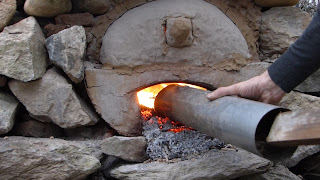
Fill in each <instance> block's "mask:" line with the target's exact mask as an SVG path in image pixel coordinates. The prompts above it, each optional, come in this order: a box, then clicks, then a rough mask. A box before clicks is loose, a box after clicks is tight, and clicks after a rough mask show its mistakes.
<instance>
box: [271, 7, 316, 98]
mask: <svg viewBox="0 0 320 180" xmlns="http://www.w3.org/2000/svg"><path fill="white" fill-rule="evenodd" d="M319 7H320V6H318V12H317V13H316V14H315V15H314V17H313V19H312V21H311V22H310V24H309V26H308V27H307V29H306V30H305V31H304V32H303V34H302V35H301V36H300V38H299V39H297V41H296V42H294V43H293V44H292V45H291V46H290V47H289V49H288V50H287V51H286V52H285V53H284V54H283V55H282V56H281V57H280V58H279V59H278V60H277V61H275V62H274V63H273V64H272V65H271V66H270V67H269V68H268V72H269V75H270V77H271V79H272V80H273V82H274V83H275V84H277V85H278V86H279V87H280V88H281V89H282V90H283V91H285V92H287V93H288V92H290V91H291V90H293V89H294V88H295V87H296V86H298V85H299V84H300V83H302V82H303V81H304V80H305V79H306V78H307V77H308V76H310V75H311V74H312V73H314V72H315V71H317V70H318V69H319V67H320V12H319Z"/></svg>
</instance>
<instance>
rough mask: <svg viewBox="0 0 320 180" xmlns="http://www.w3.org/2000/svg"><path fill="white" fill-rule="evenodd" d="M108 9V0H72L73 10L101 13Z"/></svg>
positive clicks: (94, 13)
mask: <svg viewBox="0 0 320 180" xmlns="http://www.w3.org/2000/svg"><path fill="white" fill-rule="evenodd" d="M109 9H110V0H72V11H73V12H89V13H91V14H93V15H102V14H105V13H106V12H108V10H109Z"/></svg>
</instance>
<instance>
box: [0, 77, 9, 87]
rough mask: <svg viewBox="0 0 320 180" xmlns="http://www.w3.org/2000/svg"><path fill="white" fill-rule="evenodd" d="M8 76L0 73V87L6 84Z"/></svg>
mask: <svg viewBox="0 0 320 180" xmlns="http://www.w3.org/2000/svg"><path fill="white" fill-rule="evenodd" d="M7 81H8V78H7V77H5V76H2V75H0V87H5V86H6V85H7Z"/></svg>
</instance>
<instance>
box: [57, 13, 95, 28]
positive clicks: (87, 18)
mask: <svg viewBox="0 0 320 180" xmlns="http://www.w3.org/2000/svg"><path fill="white" fill-rule="evenodd" d="M55 21H56V24H62V25H70V26H74V25H78V26H86V27H90V26H93V21H94V17H93V15H92V14H90V13H77V14H61V15H58V16H56V18H55Z"/></svg>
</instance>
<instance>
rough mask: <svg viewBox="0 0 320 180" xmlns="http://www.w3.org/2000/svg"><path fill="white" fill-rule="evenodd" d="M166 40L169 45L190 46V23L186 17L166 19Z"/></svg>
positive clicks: (191, 36) (191, 38)
mask: <svg viewBox="0 0 320 180" xmlns="http://www.w3.org/2000/svg"><path fill="white" fill-rule="evenodd" d="M166 25H167V31H166V40H167V43H168V45H169V46H172V47H185V46H191V45H192V42H193V35H192V23H191V20H190V19H188V18H183V17H178V18H169V19H167V24H166Z"/></svg>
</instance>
